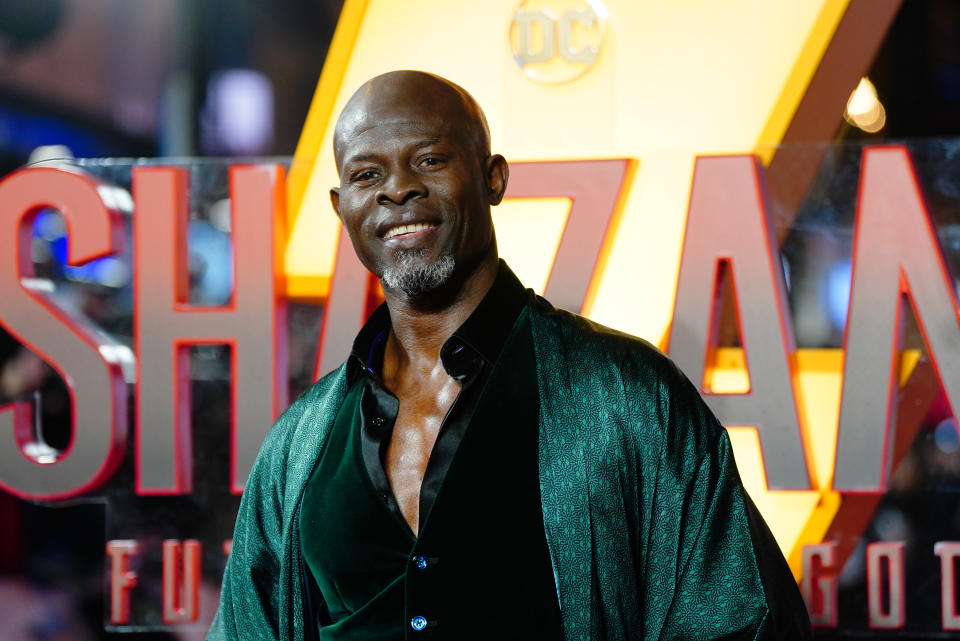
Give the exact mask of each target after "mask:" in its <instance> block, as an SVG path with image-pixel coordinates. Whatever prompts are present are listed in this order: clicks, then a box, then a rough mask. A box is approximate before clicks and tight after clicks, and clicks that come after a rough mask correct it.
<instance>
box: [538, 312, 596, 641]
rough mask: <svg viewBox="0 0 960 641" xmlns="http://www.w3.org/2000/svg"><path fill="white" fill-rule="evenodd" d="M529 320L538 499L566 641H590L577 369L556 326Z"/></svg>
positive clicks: (588, 530) (588, 536)
mask: <svg viewBox="0 0 960 641" xmlns="http://www.w3.org/2000/svg"><path fill="white" fill-rule="evenodd" d="M549 325H550V320H549V319H546V318H544V317H542V316H540V315H539V314H533V315H532V321H531V327H532V331H533V343H534V351H535V353H536V361H537V381H538V387H539V397H540V456H539V464H540V498H541V501H542V505H543V523H544V527H545V529H546V534H547V545H548V547H549V549H550V557H551V560H552V562H553V569H554V574H555V576H556V579H557V592H558V594H559V597H560V617H561V620H562V623H563V632H564V639H566V641H589V640H590V638H591V629H592V620H591V619H592V617H593V612H592V607H591V606H592V603H593V600H594V599H593V594H592V589H593V580H592V577H593V555H592V553H591V550H592V549H593V545H592V527H591V522H590V503H589V496H588V492H587V488H588V480H587V462H586V459H585V451H584V450H585V448H584V442H585V441H584V438H585V435H584V433H583V430H584V426H583V419H582V417H581V416H580V412H579V411H578V408H577V406H576V398H577V397H576V395H575V393H574V389H573V386H572V385H571V379H570V377H571V375H573V376H576V375H577V374H576V372H575V371H572V370H574V369H575V366H574V365H573V363H572V360H571V359H570V358H568V357H567V354H566V346H565V344H564V341H563V340H562V337H561V335H560V333H561V331H560V329H559V328H558V327H550V326H549Z"/></svg>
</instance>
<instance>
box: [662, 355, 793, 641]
mask: <svg viewBox="0 0 960 641" xmlns="http://www.w3.org/2000/svg"><path fill="white" fill-rule="evenodd" d="M678 378H679V380H678V381H674V382H673V384H672V385H671V387H672V389H671V393H670V394H669V406H670V407H669V410H668V419H669V420H668V424H669V430H670V432H671V434H670V435H669V436H668V439H667V443H666V444H665V452H664V459H663V467H662V468H661V474H660V475H659V478H658V495H659V498H658V502H659V503H660V505H659V506H658V509H659V510H665V509H666V510H676V514H677V515H678V517H679V518H676V519H669V520H671V521H672V522H673V523H674V525H675V526H676V527H677V531H676V539H675V545H676V547H677V556H676V564H675V566H674V568H673V572H672V574H673V575H674V577H675V579H674V580H673V582H672V585H670V582H669V581H666V580H665V581H664V585H663V586H662V589H663V591H664V595H663V597H664V598H665V599H668V600H669V606H668V608H667V610H666V612H665V618H664V621H663V628H662V631H661V634H660V638H661V639H690V638H705V639H713V638H724V639H727V638H730V639H777V640H781V639H809V638H810V636H811V631H810V622H809V618H808V616H807V613H806V608H805V606H804V604H803V600H802V598H801V596H800V591H799V589H798V588H797V584H796V581H795V580H794V578H793V576H792V574H791V573H790V570H789V568H788V566H787V564H786V561H785V560H784V558H783V555H782V553H781V552H780V548H779V547H778V545H777V543H776V541H775V540H774V538H773V536H772V534H771V533H770V530H769V529H768V528H767V525H766V523H764V521H763V518H762V517H761V516H760V514H759V512H758V511H757V509H756V507H755V506H754V505H753V502H752V501H751V500H750V497H749V496H748V495H747V492H746V490H745V489H744V487H743V484H742V483H741V481H740V477H739V474H738V473H737V469H736V464H735V462H734V458H733V450H732V448H731V446H730V439H729V437H728V436H727V433H726V430H725V429H723V427H722V426H720V425H719V424H718V423H717V421H716V418H714V416H713V414H712V413H711V412H710V410H709V409H708V408H707V407H706V404H705V403H704V402H703V400H702V399H701V398H700V396H699V394H697V392H696V390H695V389H694V388H693V386H692V385H691V384H690V382H689V381H687V380H686V378H684V377H682V375H679V374H678ZM685 433H686V434H687V435H688V436H686V437H685V436H684V435H685ZM704 434H707V435H710V436H708V437H706V438H703V435H704ZM691 440H692V441H695V442H697V443H696V444H695V445H693V446H691V445H690V443H689V441H691ZM693 452H697V455H698V457H697V460H695V461H690V460H689V457H690V455H691V454H692V453H693ZM684 458H686V460H684ZM661 578H662V579H666V578H667V577H661Z"/></svg>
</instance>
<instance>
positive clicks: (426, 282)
mask: <svg viewBox="0 0 960 641" xmlns="http://www.w3.org/2000/svg"><path fill="white" fill-rule="evenodd" d="M427 253H428V250H426V249H407V250H402V251H398V252H397V253H396V254H395V255H394V264H393V266H391V267H388V268H387V269H386V270H385V271H384V272H383V277H382V280H383V285H384V287H388V288H390V289H396V290H399V291H401V292H403V293H404V294H406V295H407V296H408V297H411V298H413V297H416V296H420V295H422V294H427V293H429V292H433V291H436V290H438V289H440V288H441V287H443V286H444V285H446V284H447V282H448V281H449V280H450V277H451V276H453V271H454V267H455V266H456V263H455V261H454V260H453V256H451V255H450V254H444V255H443V256H440V258H438V259H436V260H433V261H428V260H426V255H427Z"/></svg>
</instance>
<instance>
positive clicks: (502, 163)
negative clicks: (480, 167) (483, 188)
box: [487, 154, 510, 205]
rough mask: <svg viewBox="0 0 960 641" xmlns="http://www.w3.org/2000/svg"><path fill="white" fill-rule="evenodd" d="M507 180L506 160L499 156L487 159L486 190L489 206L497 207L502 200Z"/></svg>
mask: <svg viewBox="0 0 960 641" xmlns="http://www.w3.org/2000/svg"><path fill="white" fill-rule="evenodd" d="M509 179H510V167H509V166H508V165H507V160H506V158H504V157H503V156H501V155H500V154H494V155H493V156H490V157H489V158H487V189H489V196H488V198H489V202H490V204H491V205H499V204H500V201H501V200H503V194H504V192H506V191H507V181H508V180H509Z"/></svg>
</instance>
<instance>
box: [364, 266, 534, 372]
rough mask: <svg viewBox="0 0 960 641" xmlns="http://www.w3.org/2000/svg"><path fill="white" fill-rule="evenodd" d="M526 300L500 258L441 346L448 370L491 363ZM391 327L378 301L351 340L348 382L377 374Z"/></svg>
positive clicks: (494, 359) (385, 312)
mask: <svg viewBox="0 0 960 641" xmlns="http://www.w3.org/2000/svg"><path fill="white" fill-rule="evenodd" d="M526 301H527V290H526V289H525V288H524V286H523V284H522V283H521V282H520V281H519V280H518V279H517V277H516V276H515V275H514V273H513V272H512V271H511V270H510V268H509V267H507V264H506V263H505V262H504V261H503V260H502V259H501V260H500V265H499V268H498V270H497V277H496V279H495V280H494V281H493V285H492V286H491V287H490V289H489V291H487V293H486V295H485V296H484V297H483V299H482V300H481V301H480V304H479V305H477V307H476V309H474V310H473V312H472V313H471V314H470V316H469V317H468V318H467V320H466V321H464V323H463V324H462V325H461V326H460V327H459V328H458V329H457V331H455V332H454V333H453V336H451V337H450V338H449V339H448V340H447V342H445V343H444V344H443V347H442V348H441V349H440V359H441V360H442V361H443V366H444V367H445V368H446V370H447V373H448V374H450V376H452V377H453V378H456V379H462V378H465V377H466V376H469V375H470V374H472V373H473V372H474V371H476V370H477V369H478V368H479V367H480V366H481V365H482V364H484V363H486V364H487V365H488V366H492V365H493V364H494V363H495V362H496V361H497V358H498V357H499V356H500V350H501V349H503V346H504V345H505V344H506V342H507V337H508V336H509V334H510V330H511V329H512V328H513V325H514V323H515V322H516V320H517V317H518V316H519V315H520V312H521V311H522V310H523V307H524V305H525V304H526ZM389 331H390V312H389V310H388V309H387V305H386V303H383V304H381V305H380V306H379V307H377V309H376V310H375V311H374V312H373V314H371V315H370V318H369V320H367V322H366V323H364V325H363V327H362V328H361V329H360V332H359V333H358V334H357V338H356V340H354V342H353V350H352V351H351V354H350V358H349V362H348V364H347V377H348V382H349V383H350V384H352V383H353V382H354V381H355V380H356V377H357V376H359V375H360V373H361V372H363V371H366V372H367V373H368V374H371V375H373V376H376V377H379V376H380V370H381V365H382V363H383V349H384V346H385V345H386V338H387V335H388V333H389Z"/></svg>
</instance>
